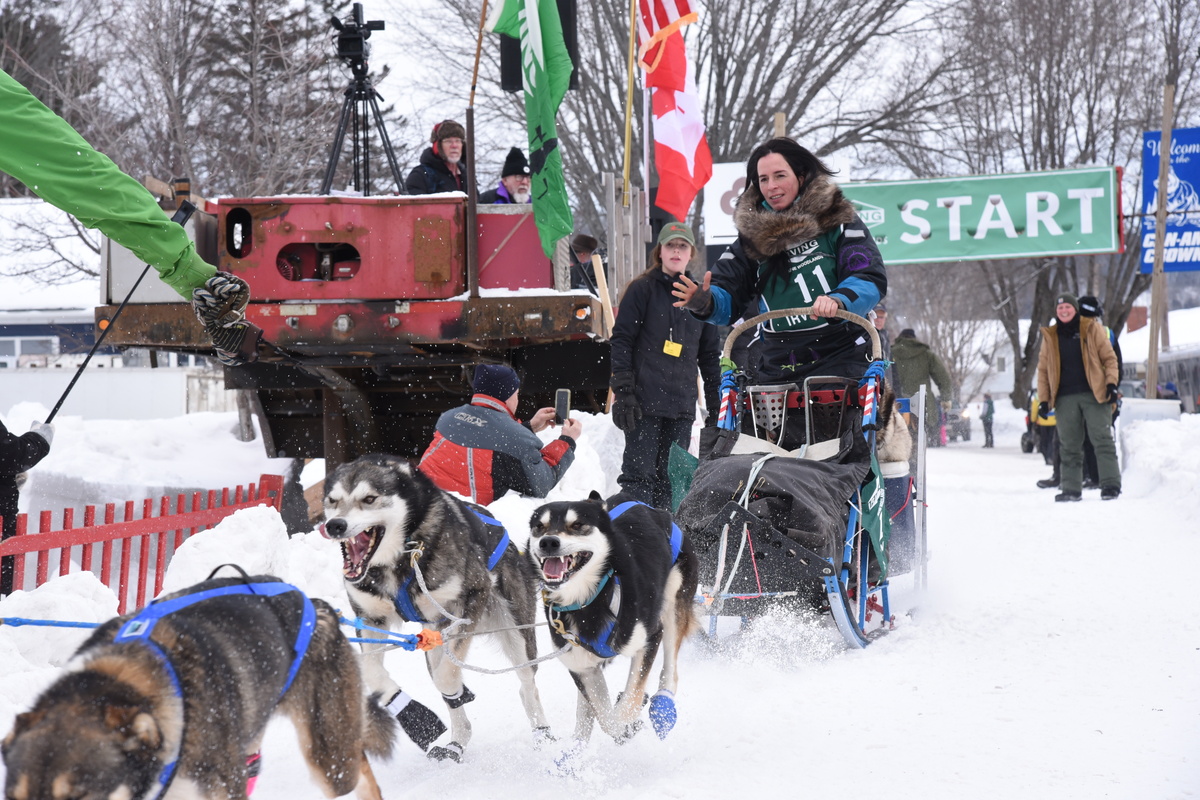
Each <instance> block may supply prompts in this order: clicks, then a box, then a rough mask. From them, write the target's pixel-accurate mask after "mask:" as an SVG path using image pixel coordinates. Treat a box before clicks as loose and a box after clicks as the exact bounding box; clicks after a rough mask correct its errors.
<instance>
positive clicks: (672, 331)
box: [610, 222, 721, 510]
mask: <svg viewBox="0 0 1200 800" xmlns="http://www.w3.org/2000/svg"><path fill="white" fill-rule="evenodd" d="M698 252H699V251H698V250H697V248H696V237H695V235H694V234H693V233H692V229H691V228H689V227H688V226H687V225H685V224H683V223H682V222H671V223H668V224H667V225H664V226H663V229H662V232H661V233H660V234H659V236H658V243H657V244H656V245H655V246H654V249H653V250H652V251H651V252H650V267H649V268H648V269H647V270H646V271H645V272H644V273H642V274H641V275H639V276H638V277H636V278H634V279H633V280H632V281H630V282H629V285H628V286H626V287H625V292H624V294H623V295H622V296H621V306H620V309H619V313H618V314H617V322H616V325H615V326H614V327H613V335H612V371H613V374H612V381H611V384H610V385H611V386H612V390H613V396H614V402H613V407H612V418H613V423H614V424H615V425H616V426H617V427H618V428H620V429H621V430H622V431H624V432H625V453H624V456H623V458H622V461H621V475H620V477H619V478H617V483H619V484H620V485H621V489H622V490H623V491H624V492H626V493H627V494H628V495H629V496H630V497H632V498H633V499H636V500H640V501H641V502H643V503H647V504H649V505H652V506H655V507H656V508H662V509H667V510H671V508H672V505H671V500H672V497H671V480H670V475H669V472H668V465H669V460H670V455H671V445H672V444H678V445H679V446H680V447H682V448H683V449H685V450H686V449H688V445H689V444H690V443H691V438H692V422H693V421H694V420H695V418H696V401H697V399H698V398H699V395H698V393H697V381H696V376H697V374H699V375H700V377H702V378H703V380H704V398H703V399H704V406H705V409H706V410H707V411H708V424H709V425H715V424H716V421H717V402H718V400H717V397H718V389H719V387H720V382H721V370H720V365H719V361H718V356H719V350H718V348H719V344H718V341H717V329H716V328H715V327H713V326H712V325H706V324H704V323H703V322H701V321H700V320H698V319H696V318H695V317H693V316H692V315H691V314H689V313H688V312H687V311H685V310H683V309H682V308H676V307H675V304H674V303H675V298H674V297H673V296H672V294H671V286H672V284H673V283H674V282H675V281H677V280H678V279H679V276H681V275H685V274H686V273H687V268H688V265H690V264H691V263H692V261H693V260H694V259H695V258H696V254H697V253H698Z"/></svg>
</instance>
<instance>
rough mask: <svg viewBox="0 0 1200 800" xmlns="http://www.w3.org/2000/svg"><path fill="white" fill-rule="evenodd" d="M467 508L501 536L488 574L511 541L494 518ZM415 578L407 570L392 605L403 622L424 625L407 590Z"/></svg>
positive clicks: (490, 557) (470, 507) (491, 559)
mask: <svg viewBox="0 0 1200 800" xmlns="http://www.w3.org/2000/svg"><path fill="white" fill-rule="evenodd" d="M467 508H468V509H470V510H471V511H472V512H473V513H474V514H475V516H477V517H479V520H480V521H481V522H482V523H483V525H484V527H485V528H487V529H489V530H491V531H493V532H497V531H498V532H499V533H500V534H501V536H500V541H499V542H498V543H497V544H496V546H495V547H494V548H493V549H492V554H491V555H490V556H488V562H487V568H488V572H491V571H492V570H494V569H495V568H496V565H497V564H499V563H500V558H501V557H502V556H503V555H504V552H505V550H507V549H508V543H509V541H511V540H510V539H509V536H508V529H507V528H505V527H504V523H503V522H501V521H500V520H498V519H496V518H495V517H490V516H488V515H487V514H486V513H484V512H483V511H481V510H480V509H478V508H476V507H475V506H473V505H468V506H467ZM415 577H416V571H415V570H409V572H408V575H407V576H406V577H405V578H404V582H403V583H401V584H400V588H399V589H397V590H396V599H395V602H394V603H393V605H395V607H396V613H398V614H399V615H400V617H401V619H403V620H404V621H405V622H420V623H422V624H426V623H428V622H429V621H430V620H427V619H425V618H424V617H422V616H421V612H420V611H418V610H417V604H416V603H414V602H413V600H412V597H410V596H409V594H408V590H409V589H410V588H411V587H412V582H413V578H415Z"/></svg>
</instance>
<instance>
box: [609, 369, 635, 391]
mask: <svg viewBox="0 0 1200 800" xmlns="http://www.w3.org/2000/svg"><path fill="white" fill-rule="evenodd" d="M608 385H609V386H611V387H612V390H613V392H615V393H616V394H633V392H634V383H633V373H632V372H617V373H615V374H614V375H613V376H612V380H610V381H609V382H608Z"/></svg>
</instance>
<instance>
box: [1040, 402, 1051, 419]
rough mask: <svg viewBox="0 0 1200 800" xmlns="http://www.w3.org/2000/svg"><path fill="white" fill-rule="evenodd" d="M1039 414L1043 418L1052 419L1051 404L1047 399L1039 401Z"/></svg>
mask: <svg viewBox="0 0 1200 800" xmlns="http://www.w3.org/2000/svg"><path fill="white" fill-rule="evenodd" d="M1038 416H1039V417H1041V418H1042V419H1050V404H1049V403H1047V402H1046V401H1045V400H1043V401H1042V402H1040V403H1038Z"/></svg>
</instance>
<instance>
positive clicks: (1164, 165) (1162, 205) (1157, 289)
mask: <svg viewBox="0 0 1200 800" xmlns="http://www.w3.org/2000/svg"><path fill="white" fill-rule="evenodd" d="M1174 104H1175V84H1173V83H1168V84H1167V85H1166V86H1164V87H1163V124H1162V141H1161V142H1160V144H1159V148H1158V208H1156V209H1155V210H1154V272H1153V273H1151V277H1150V352H1149V355H1148V356H1147V358H1146V398H1147V399H1150V400H1153V399H1155V398H1156V397H1158V350H1159V343H1160V333H1159V332H1160V331H1161V330H1162V324H1161V322H1162V318H1163V317H1165V316H1166V312H1167V309H1166V307H1165V305H1166V294H1167V277H1166V275H1165V274H1164V273H1163V247H1164V246H1165V240H1166V238H1167V237H1166V233H1167V175H1168V172H1169V171H1170V167H1171V125H1172V119H1171V116H1172V109H1173V107H1174Z"/></svg>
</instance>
